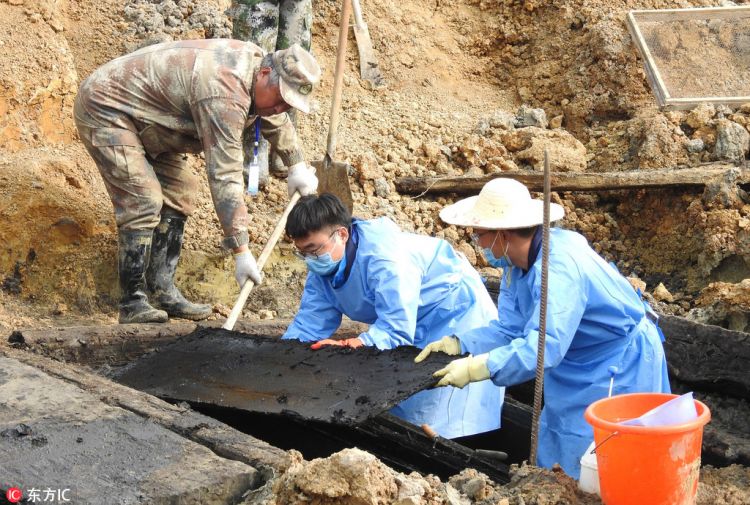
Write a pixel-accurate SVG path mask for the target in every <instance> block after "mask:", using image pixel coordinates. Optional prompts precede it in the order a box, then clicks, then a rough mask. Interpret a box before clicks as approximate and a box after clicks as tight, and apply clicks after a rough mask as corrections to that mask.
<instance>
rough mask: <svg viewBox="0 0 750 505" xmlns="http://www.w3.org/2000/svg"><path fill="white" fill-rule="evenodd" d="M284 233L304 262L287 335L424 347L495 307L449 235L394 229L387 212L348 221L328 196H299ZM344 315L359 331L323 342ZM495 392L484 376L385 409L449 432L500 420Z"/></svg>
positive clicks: (499, 396) (486, 316) (480, 320)
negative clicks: (298, 297)
mask: <svg viewBox="0 0 750 505" xmlns="http://www.w3.org/2000/svg"><path fill="white" fill-rule="evenodd" d="M286 232H287V234H288V235H289V237H291V238H292V240H293V241H294V245H295V247H296V248H297V251H296V252H297V253H298V255H299V256H300V257H301V258H302V259H303V260H304V261H305V263H306V264H307V268H308V274H307V280H306V282H305V290H304V292H303V294H302V301H301V303H300V308H299V312H298V313H297V315H296V316H295V318H294V321H292V323H291V324H290V325H289V327H288V328H287V330H286V333H284V336H283V338H285V339H297V340H301V341H305V342H316V343H315V344H313V346H312V348H313V349H319V348H320V347H322V346H325V345H339V346H348V347H354V348H357V347H361V346H365V345H367V346H375V347H377V348H378V349H392V348H394V347H398V346H402V345H414V346H417V347H420V348H422V347H424V346H426V345H427V344H429V343H430V342H432V341H434V340H436V339H438V338H440V336H441V335H449V334H452V333H456V332H465V331H468V330H470V329H472V328H475V327H479V326H483V325H486V324H487V323H488V322H489V321H491V320H493V319H494V318H495V317H496V310H495V307H494V304H493V303H492V299H491V298H490V296H489V294H488V293H487V290H485V289H484V287H483V285H482V281H481V279H480V278H479V275H478V274H477V272H476V270H474V269H473V268H472V266H471V265H470V264H469V262H468V261H467V260H466V258H465V257H463V256H459V255H458V254H456V252H455V251H454V250H453V248H452V247H451V246H450V245H449V244H448V242H446V241H444V240H441V239H437V238H433V237H425V236H420V235H415V234H412V233H405V232H402V231H401V230H400V229H399V228H398V226H396V224H395V223H394V222H393V221H391V220H390V219H388V218H379V219H373V220H361V219H352V218H351V215H350V214H349V212H348V210H347V209H346V208H345V207H344V205H343V204H342V203H341V200H339V199H338V198H337V197H336V196H334V195H331V194H328V193H325V194H323V195H320V196H313V195H311V196H306V197H303V198H301V199H300V201H299V202H298V203H297V205H296V206H295V207H294V209H292V211H291V213H290V214H289V219H288V220H287V224H286ZM342 315H346V316H347V317H349V318H350V319H352V320H355V321H360V322H364V323H368V324H369V325H370V327H369V328H368V330H367V331H366V332H364V333H362V334H361V335H360V336H359V337H357V338H353V339H347V340H331V339H329V337H330V336H331V335H333V333H334V332H335V331H336V330H337V329H338V327H339V325H340V324H341V317H342ZM502 402H503V389H502V388H498V387H496V386H495V385H493V384H492V383H491V382H490V381H484V382H480V383H477V384H472V385H471V386H469V387H467V388H464V389H454V388H439V389H433V390H429V391H422V392H419V393H417V394H415V395H414V396H412V397H410V398H408V399H406V400H405V401H403V402H401V403H400V404H399V405H397V406H396V407H394V409H393V410H392V412H393V413H394V414H395V415H397V416H399V417H401V418H402V419H405V420H406V421H409V422H411V423H414V424H417V425H419V424H423V423H427V424H429V425H430V426H432V428H433V429H435V431H436V432H437V433H438V434H440V435H441V436H443V437H447V438H456V437H463V436H468V435H473V434H476V433H482V432H486V431H490V430H494V429H496V428H498V427H499V426H500V409H501V406H502Z"/></svg>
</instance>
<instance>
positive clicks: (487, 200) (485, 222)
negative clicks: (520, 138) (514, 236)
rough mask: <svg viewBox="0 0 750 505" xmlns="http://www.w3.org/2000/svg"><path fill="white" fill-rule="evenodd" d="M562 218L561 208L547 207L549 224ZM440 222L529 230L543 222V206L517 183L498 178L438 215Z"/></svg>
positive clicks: (557, 206) (476, 226) (556, 205)
mask: <svg viewBox="0 0 750 505" xmlns="http://www.w3.org/2000/svg"><path fill="white" fill-rule="evenodd" d="M563 215H565V210H564V209H563V208H562V206H560V205H558V204H556V203H550V209H549V218H550V219H549V220H550V222H552V221H557V220H559V219H562V217H563ZM440 219H442V220H443V221H445V222H446V223H448V224H455V225H458V226H471V227H473V228H485V229H488V230H512V229H515V228H528V227H529V226H536V225H540V224H542V223H543V222H544V202H543V201H541V200H533V199H532V198H531V195H530V194H529V190H528V189H527V188H526V186H524V185H523V184H521V183H520V182H518V181H516V180H514V179H508V178H499V179H493V180H491V181H490V182H488V183H487V184H485V185H484V187H483V188H482V191H480V192H479V195H478V196H472V197H469V198H465V199H463V200H459V201H458V202H456V203H454V204H453V205H449V206H447V207H445V208H444V209H443V210H441V211H440Z"/></svg>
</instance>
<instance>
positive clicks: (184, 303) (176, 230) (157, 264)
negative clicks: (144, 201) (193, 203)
mask: <svg viewBox="0 0 750 505" xmlns="http://www.w3.org/2000/svg"><path fill="white" fill-rule="evenodd" d="M186 219H187V218H186V216H185V215H184V214H181V213H179V212H177V211H176V210H174V209H170V208H168V207H165V208H164V209H163V210H162V213H161V222H160V223H159V226H157V227H156V228H155V229H154V237H153V245H152V247H151V261H150V262H149V264H148V270H146V283H147V285H148V289H149V295H150V298H151V301H152V302H153V303H154V305H155V306H157V307H159V308H161V309H164V310H166V311H167V314H169V315H170V316H173V317H181V318H184V319H192V320H193V321H200V320H201V319H206V318H207V317H208V316H210V315H211V312H212V311H211V306H210V305H205V304H197V303H192V302H190V301H188V300H186V299H185V297H184V296H182V293H180V290H179V289H177V287H176V286H175V285H174V274H175V271H176V270H177V262H178V261H180V252H181V250H182V236H183V234H184V233H185V220H186Z"/></svg>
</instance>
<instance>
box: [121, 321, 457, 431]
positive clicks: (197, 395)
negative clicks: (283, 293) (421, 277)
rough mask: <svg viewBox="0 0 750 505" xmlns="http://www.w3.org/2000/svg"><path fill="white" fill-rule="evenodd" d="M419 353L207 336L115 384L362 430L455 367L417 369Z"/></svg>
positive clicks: (127, 372) (190, 338) (184, 342)
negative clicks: (362, 424)
mask: <svg viewBox="0 0 750 505" xmlns="http://www.w3.org/2000/svg"><path fill="white" fill-rule="evenodd" d="M418 351H419V350H418V349H416V348H414V347H399V348H396V349H393V350H390V351H382V352H381V351H378V350H377V349H375V348H370V347H365V348H360V349H356V350H353V349H345V348H338V347H328V348H323V349H321V350H318V351H312V350H310V344H309V343H302V342H297V341H290V340H276V339H266V338H260V337H257V336H250V335H246V334H242V333H237V332H232V331H227V330H223V329H219V328H202V329H199V330H197V331H196V332H194V333H192V334H190V335H187V336H185V337H183V338H181V339H179V340H177V341H176V342H174V343H172V344H170V345H167V346H165V347H162V348H161V349H159V350H158V351H157V352H154V353H152V354H149V355H147V356H144V357H143V358H141V359H139V360H137V361H135V362H134V363H132V364H131V365H128V366H127V367H125V368H124V369H122V370H121V371H119V372H118V373H116V374H115V379H116V380H118V381H119V382H122V383H123V384H125V385H127V386H130V387H133V388H135V389H139V390H141V391H145V392H147V393H150V394H153V395H155V396H158V397H161V398H165V399H169V400H171V401H175V400H176V401H188V402H195V403H202V404H209V405H218V406H222V407H233V408H237V409H242V410H247V411H251V412H261V413H271V414H277V413H278V414H289V415H297V416H300V417H303V418H305V419H311V420H319V421H331V422H336V423H346V424H352V423H354V424H356V423H360V422H362V421H364V420H365V419H367V418H369V417H371V416H373V415H377V414H379V413H380V412H383V411H385V410H388V409H389V408H391V407H392V406H394V405H396V404H397V403H399V402H400V401H402V400H404V399H406V398H408V397H409V396H411V395H413V394H414V393H416V392H418V391H420V390H422V389H425V388H428V387H430V386H432V385H433V384H434V383H435V379H434V378H433V377H432V374H433V372H435V371H437V370H438V369H440V368H442V367H443V366H445V365H446V364H447V363H448V362H449V361H451V360H452V359H455V357H451V356H448V355H444V354H442V353H438V354H435V355H434V356H431V357H430V359H428V360H425V361H424V362H422V363H419V364H415V363H414V362H413V360H414V357H415V356H416V355H417V353H418Z"/></svg>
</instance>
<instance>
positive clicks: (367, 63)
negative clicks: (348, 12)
mask: <svg viewBox="0 0 750 505" xmlns="http://www.w3.org/2000/svg"><path fill="white" fill-rule="evenodd" d="M354 38H355V39H356V40H357V49H358V50H359V75H360V76H361V77H362V79H365V80H366V81H367V82H369V83H370V85H371V86H372V88H373V89H378V88H383V87H385V79H383V74H381V73H380V67H378V58H377V57H376V56H375V51H374V50H373V48H372V40H370V30H368V29H367V25H366V24H365V23H362V26H357V25H356V24H355V25H354Z"/></svg>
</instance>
